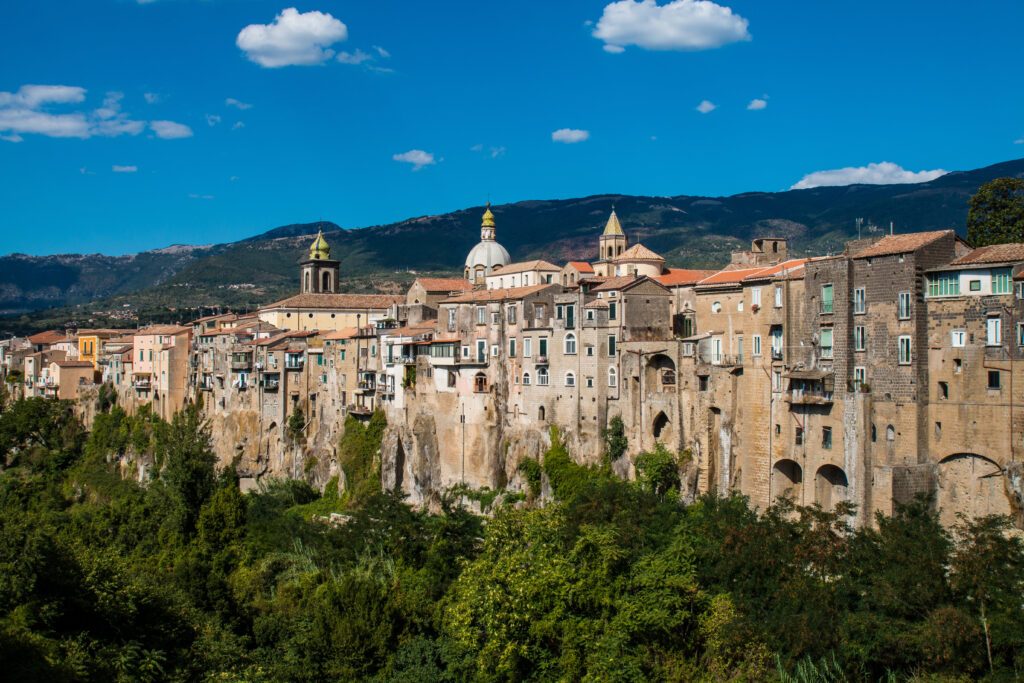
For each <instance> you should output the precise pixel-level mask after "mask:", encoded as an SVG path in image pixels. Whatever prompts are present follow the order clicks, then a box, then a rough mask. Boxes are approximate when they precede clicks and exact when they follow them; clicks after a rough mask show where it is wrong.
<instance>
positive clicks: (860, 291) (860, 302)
mask: <svg viewBox="0 0 1024 683" xmlns="http://www.w3.org/2000/svg"><path fill="white" fill-rule="evenodd" d="M867 310H868V299H867V292H865V290H864V288H863V287H858V288H857V289H855V290H853V312H854V314H856V315H860V314H861V313H865V312H867Z"/></svg>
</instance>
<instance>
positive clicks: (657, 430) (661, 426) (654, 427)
mask: <svg viewBox="0 0 1024 683" xmlns="http://www.w3.org/2000/svg"><path fill="white" fill-rule="evenodd" d="M670 426H671V423H670V422H669V419H668V415H666V414H665V411H664V410H662V411H660V412H659V413H658V414H657V415H655V416H654V422H653V423H652V424H651V434H652V435H653V436H654V438H655V439H660V438H661V437H662V435H663V434H665V432H666V430H667V429H668V428H669V427H670Z"/></svg>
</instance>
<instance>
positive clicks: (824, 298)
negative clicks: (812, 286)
mask: <svg viewBox="0 0 1024 683" xmlns="http://www.w3.org/2000/svg"><path fill="white" fill-rule="evenodd" d="M832 310H833V301H832V285H822V286H821V312H822V313H831V312H832Z"/></svg>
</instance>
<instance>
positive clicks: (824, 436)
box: [821, 427, 832, 450]
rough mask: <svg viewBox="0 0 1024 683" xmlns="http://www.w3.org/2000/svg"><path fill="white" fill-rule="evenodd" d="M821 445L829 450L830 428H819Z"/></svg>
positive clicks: (830, 445) (830, 442)
mask: <svg viewBox="0 0 1024 683" xmlns="http://www.w3.org/2000/svg"><path fill="white" fill-rule="evenodd" d="M821 447H822V448H824V449H825V450H831V448H832V428H831V427H822V428H821Z"/></svg>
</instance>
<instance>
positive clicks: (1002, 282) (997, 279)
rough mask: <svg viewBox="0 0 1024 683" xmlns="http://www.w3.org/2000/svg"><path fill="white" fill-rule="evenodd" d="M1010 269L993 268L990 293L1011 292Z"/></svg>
mask: <svg viewBox="0 0 1024 683" xmlns="http://www.w3.org/2000/svg"><path fill="white" fill-rule="evenodd" d="M1010 287H1011V285H1010V269H1009V268H995V269H993V270H992V293H993V294H1009V293H1010V292H1012V291H1013V290H1012V289H1011V288H1010Z"/></svg>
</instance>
